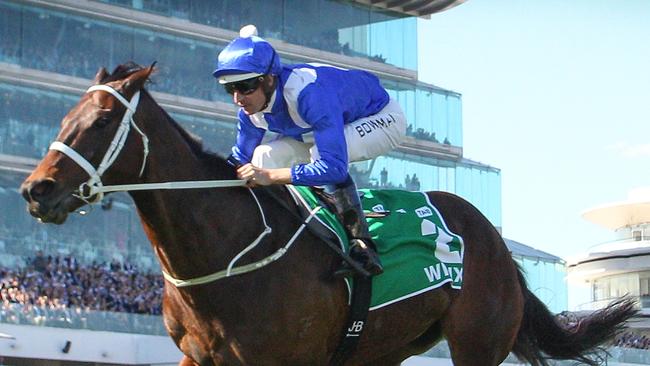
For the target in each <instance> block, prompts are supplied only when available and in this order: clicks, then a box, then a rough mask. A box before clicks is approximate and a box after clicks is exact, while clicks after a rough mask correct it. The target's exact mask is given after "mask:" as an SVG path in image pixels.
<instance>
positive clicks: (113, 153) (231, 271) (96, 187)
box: [50, 85, 321, 287]
mask: <svg viewBox="0 0 650 366" xmlns="http://www.w3.org/2000/svg"><path fill="white" fill-rule="evenodd" d="M98 90H101V91H105V92H108V93H110V94H111V95H113V96H114V97H115V98H116V99H117V100H118V101H120V103H122V105H124V107H126V111H125V112H124V116H123V117H122V122H121V123H120V127H118V129H117V132H115V136H114V137H113V140H112V141H111V144H110V146H109V147H108V150H107V151H106V154H105V155H104V157H103V158H102V161H101V163H100V164H99V167H98V168H97V169H95V167H93V166H92V164H90V162H89V161H88V160H86V158H84V157H83V156H81V154H79V153H78V152H76V151H75V150H74V149H73V148H71V147H70V146H68V145H66V144H64V143H63V142H61V141H54V142H52V144H51V145H50V150H56V151H60V152H61V153H63V154H65V155H66V156H68V157H69V158H70V159H72V160H73V161H74V162H75V163H77V164H78V165H79V166H80V167H81V168H82V169H83V170H84V171H86V173H88V175H89V176H90V178H89V179H88V180H87V181H85V182H83V183H81V184H80V185H79V189H78V191H77V192H75V194H74V196H75V197H77V198H79V199H80V200H82V201H84V202H85V203H87V204H89V205H92V204H94V203H96V202H98V201H100V200H101V199H102V198H103V196H104V193H106V192H117V191H137V190H151V189H187V188H215V187H237V186H245V185H246V181H245V180H240V179H235V180H205V181H178V182H162V183H140V184H123V185H113V186H105V185H104V184H103V183H102V180H101V177H102V175H103V174H104V173H105V172H106V170H107V169H108V168H110V166H111V165H112V164H113V163H114V162H115V160H116V159H117V157H118V155H119V154H120V152H121V151H122V148H123V147H124V144H125V142H126V138H127V137H128V135H129V131H130V129H131V126H133V128H134V129H135V130H136V131H137V132H138V133H139V134H140V136H141V137H142V144H143V158H142V166H141V167H140V174H139V176H140V177H141V176H142V174H143V173H144V168H145V166H146V164H147V156H148V155H149V138H147V136H146V135H145V134H144V132H142V130H141V129H140V128H139V127H138V126H137V125H136V123H135V121H134V120H133V115H134V114H135V111H136V109H137V108H138V102H139V101H140V91H137V92H136V93H135V94H134V95H133V97H132V98H131V101H130V102H129V101H127V100H126V98H124V97H123V96H122V95H121V94H120V93H118V92H117V91H116V90H115V89H113V88H111V87H110V86H108V85H94V86H91V87H90V88H88V90H86V93H90V92H93V91H98ZM248 190H249V191H250V193H251V194H252V196H253V198H254V199H255V202H256V203H257V207H258V209H259V211H260V214H261V216H262V217H261V218H262V222H263V225H264V229H263V231H262V232H261V233H260V234H259V235H258V237H257V238H256V239H255V240H254V241H253V242H252V243H251V244H249V245H248V246H247V247H246V248H244V249H243V250H242V251H241V252H240V253H239V254H237V255H236V256H235V257H234V258H233V259H232V260H231V261H230V263H229V264H228V267H227V268H226V269H224V270H221V271H218V272H214V273H211V274H209V275H206V276H201V277H197V278H192V279H186V280H183V279H178V278H174V277H173V276H171V275H170V274H169V273H167V272H165V271H164V270H163V277H164V278H165V279H166V280H167V281H168V282H170V283H171V284H173V285H174V286H176V287H186V286H195V285H199V284H204V283H209V282H213V281H216V280H219V279H222V278H225V277H230V276H235V275H239V274H244V273H248V272H251V271H255V270H257V269H260V268H262V267H264V266H266V265H268V264H270V263H272V262H275V261H276V260H278V259H280V258H281V257H282V256H283V255H284V254H285V253H286V252H287V251H288V250H289V248H290V247H291V245H292V244H293V243H294V242H295V240H296V239H297V238H298V235H300V233H301V232H302V231H303V230H304V229H305V227H306V225H307V224H308V223H309V222H310V221H311V220H312V219H313V218H314V216H315V215H316V213H317V212H318V211H319V210H320V208H321V207H316V208H315V209H313V210H311V212H310V213H309V216H308V217H307V218H306V219H305V220H304V221H303V222H302V224H301V225H300V227H299V228H298V229H297V230H296V232H295V233H294V235H293V236H292V237H291V238H290V239H289V241H288V242H287V243H286V244H285V245H284V246H283V247H281V248H279V249H278V250H276V251H275V252H274V253H273V254H271V255H270V256H268V257H265V258H263V259H262V260H259V261H256V262H253V263H250V264H246V265H243V266H239V267H235V263H236V262H237V261H238V260H239V259H240V258H241V257H242V256H243V255H244V254H246V253H247V252H249V251H250V250H252V249H253V248H255V247H256V246H257V245H258V244H259V243H260V242H261V241H262V239H263V238H264V237H265V236H266V235H268V234H270V233H271V232H272V229H271V227H269V226H268V224H267V222H266V217H265V215H264V210H263V209H262V206H261V204H260V202H259V200H258V198H257V196H256V195H255V193H254V192H253V190H251V189H250V188H249V189H248ZM93 196H94V197H95V198H93Z"/></svg>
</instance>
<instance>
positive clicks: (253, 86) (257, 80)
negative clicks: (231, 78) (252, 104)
mask: <svg viewBox="0 0 650 366" xmlns="http://www.w3.org/2000/svg"><path fill="white" fill-rule="evenodd" d="M262 80H264V76H255V77H252V78H250V79H246V80H241V81H235V82H232V83H227V84H223V87H224V88H225V89H226V92H227V93H228V94H230V95H233V94H235V91H236V92H238V93H239V94H243V95H248V94H251V93H253V92H254V91H255V90H257V88H259V87H260V84H261V83H262Z"/></svg>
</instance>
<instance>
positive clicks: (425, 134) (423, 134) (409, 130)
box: [406, 125, 451, 145]
mask: <svg viewBox="0 0 650 366" xmlns="http://www.w3.org/2000/svg"><path fill="white" fill-rule="evenodd" d="M406 136H412V137H415V138H416V139H418V140H425V141H431V142H435V143H437V144H440V143H442V144H445V145H451V142H450V141H449V139H448V138H447V137H445V138H444V140H443V141H442V142H440V140H438V138H437V137H436V133H435V132H429V131H425V130H424V128H416V129H415V130H413V125H408V127H406Z"/></svg>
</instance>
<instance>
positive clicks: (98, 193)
mask: <svg viewBox="0 0 650 366" xmlns="http://www.w3.org/2000/svg"><path fill="white" fill-rule="evenodd" d="M97 90H102V91H105V92H108V93H110V94H112V95H113V96H114V97H115V98H116V99H117V100H119V101H120V103H122V105H124V107H126V111H125V112H124V116H123V117H122V122H121V123H120V127H119V128H118V129H117V131H116V132H115V136H114V137H113V141H111V144H110V146H109V147H108V150H107V151H106V154H105V155H104V158H103V159H102V162H101V163H100V164H99V167H98V168H97V169H95V168H94V167H93V166H92V164H90V162H88V160H86V159H85V158H84V157H83V156H81V155H80V154H79V153H78V152H76V151H75V150H74V149H73V148H71V147H69V146H68V145H66V144H64V143H63V142H60V141H54V142H53V143H52V144H51V145H50V150H57V151H60V152H62V153H63V154H65V155H67V156H68V157H69V158H70V159H72V160H74V162H75V163H77V164H78V165H79V166H80V167H81V168H82V169H83V170H85V171H86V173H88V175H89V176H90V178H89V179H88V180H87V181H86V182H84V183H81V184H80V185H79V190H78V192H77V194H75V196H76V197H77V198H79V199H80V200H82V201H84V202H86V203H88V204H90V203H95V202H98V201H99V200H101V199H102V198H103V197H104V192H105V190H103V189H102V188H103V187H104V185H103V183H102V180H101V176H102V175H103V174H104V172H106V170H107V169H108V168H109V167H110V166H111V165H113V163H114V162H115V160H116V159H117V156H118V155H119V154H120V152H121V151H122V148H123V147H124V144H125V142H126V138H127V137H128V135H129V131H130V129H131V126H133V128H134V129H135V130H136V131H138V133H139V134H140V136H142V145H143V146H144V148H143V150H144V151H143V155H144V156H143V158H142V167H141V168H140V175H139V176H142V173H143V172H144V167H145V165H146V163H147V155H149V139H148V138H147V136H146V135H145V134H144V133H143V132H142V130H140V128H138V126H137V125H136V124H135V121H134V120H133V115H134V114H135V111H136V109H137V108H138V102H139V101H140V91H137V92H136V93H135V94H133V97H132V98H131V101H130V102H129V101H128V100H126V99H125V98H124V97H123V96H122V95H121V94H120V93H118V92H117V91H116V90H115V89H113V88H111V87H110V86H108V85H94V86H91V87H90V88H88V90H86V93H90V92H93V91H97ZM93 196H95V198H94V199H92V200H91V198H92V197H93Z"/></svg>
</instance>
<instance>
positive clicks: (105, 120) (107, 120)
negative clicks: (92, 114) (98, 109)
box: [95, 116, 111, 127]
mask: <svg viewBox="0 0 650 366" xmlns="http://www.w3.org/2000/svg"><path fill="white" fill-rule="evenodd" d="M109 123H111V118H110V117H107V116H104V117H99V119H98V120H97V121H96V122H95V126H97V127H104V126H106V125H108V124H109Z"/></svg>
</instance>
